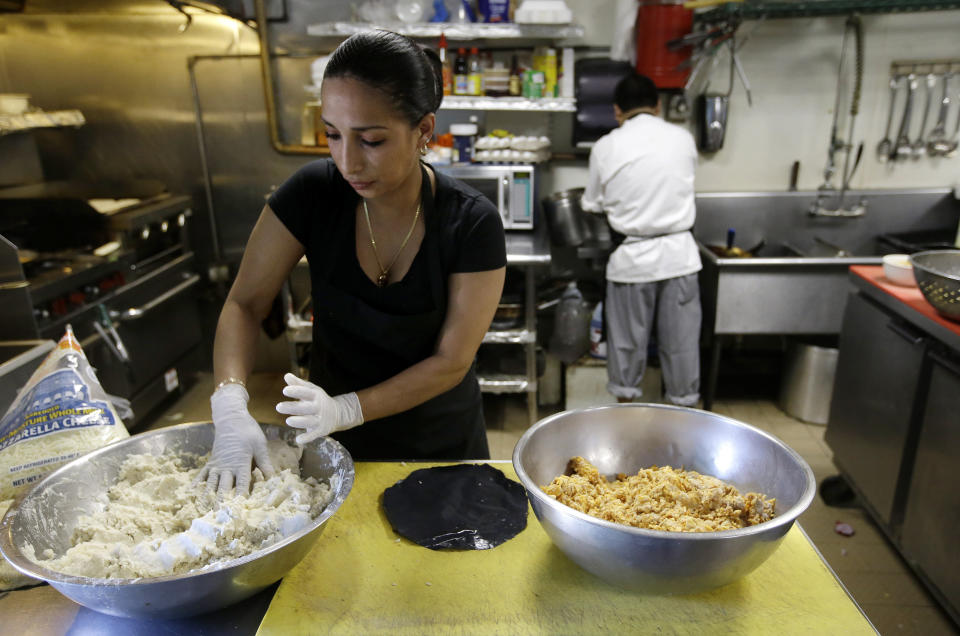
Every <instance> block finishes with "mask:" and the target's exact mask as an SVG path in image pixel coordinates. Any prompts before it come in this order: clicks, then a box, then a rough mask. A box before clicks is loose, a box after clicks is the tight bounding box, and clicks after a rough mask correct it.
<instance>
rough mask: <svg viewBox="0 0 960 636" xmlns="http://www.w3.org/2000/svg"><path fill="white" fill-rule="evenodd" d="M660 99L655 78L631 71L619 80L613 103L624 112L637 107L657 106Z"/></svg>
mask: <svg viewBox="0 0 960 636" xmlns="http://www.w3.org/2000/svg"><path fill="white" fill-rule="evenodd" d="M659 99H660V96H659V94H658V93H657V86H656V84H654V83H653V80H651V79H650V78H649V77H647V76H646V75H640V74H639V73H630V74H629V75H627V76H626V77H624V78H623V79H622V80H620V81H619V82H617V88H616V89H615V90H614V92H613V103H614V104H616V105H617V106H618V107H619V108H620V110H621V111H623V112H627V111H631V110H633V109H635V108H655V107H656V105H657V101H659Z"/></svg>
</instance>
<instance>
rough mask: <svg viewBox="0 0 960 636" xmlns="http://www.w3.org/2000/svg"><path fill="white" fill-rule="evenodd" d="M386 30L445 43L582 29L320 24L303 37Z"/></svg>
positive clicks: (564, 34) (571, 34) (577, 33)
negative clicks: (444, 39) (441, 36)
mask: <svg viewBox="0 0 960 636" xmlns="http://www.w3.org/2000/svg"><path fill="white" fill-rule="evenodd" d="M372 29H386V30H388V31H394V32H396V33H401V34H403V35H406V36H409V37H412V38H438V37H440V34H441V33H443V34H444V35H446V37H447V39H448V40H507V39H514V40H522V39H544V40H560V39H566V38H580V37H583V27H582V26H580V25H578V24H515V23H495V24H486V23H482V22H468V23H466V24H459V23H451V22H415V23H412V24H410V23H406V22H382V23H372V22H321V23H319V24H309V25H307V35H315V36H327V37H331V36H350V35H353V34H354V33H360V32H361V31H369V30H372Z"/></svg>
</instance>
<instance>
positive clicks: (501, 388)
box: [478, 374, 537, 393]
mask: <svg viewBox="0 0 960 636" xmlns="http://www.w3.org/2000/svg"><path fill="white" fill-rule="evenodd" d="M478 379H479V381H480V390H481V391H483V392H484V393H536V392H537V383H536V381H530V380H529V379H528V378H527V376H525V375H508V374H491V375H485V376H480V377H479V378H478Z"/></svg>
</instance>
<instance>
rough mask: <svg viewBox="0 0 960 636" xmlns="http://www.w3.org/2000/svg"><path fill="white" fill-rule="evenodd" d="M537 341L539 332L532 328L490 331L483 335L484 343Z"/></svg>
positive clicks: (528, 342) (527, 342) (526, 342)
mask: <svg viewBox="0 0 960 636" xmlns="http://www.w3.org/2000/svg"><path fill="white" fill-rule="evenodd" d="M536 341H537V332H536V331H533V330H531V329H503V330H501V331H488V332H487V333H485V334H484V336H483V342H484V344H530V343H532V342H536Z"/></svg>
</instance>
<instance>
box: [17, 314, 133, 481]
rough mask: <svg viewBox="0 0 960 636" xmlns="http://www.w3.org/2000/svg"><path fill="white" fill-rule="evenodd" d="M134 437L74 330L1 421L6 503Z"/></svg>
mask: <svg viewBox="0 0 960 636" xmlns="http://www.w3.org/2000/svg"><path fill="white" fill-rule="evenodd" d="M128 436H129V433H128V432H127V429H126V427H125V426H124V425H123V422H122V421H121V420H120V417H119V416H118V415H117V412H116V411H115V410H114V408H113V405H112V404H111V403H110V401H109V399H108V398H107V394H106V392H105V391H104V390H103V387H102V386H101V385H100V382H99V381H98V380H97V377H96V373H95V371H94V369H93V367H91V366H90V363H89V362H88V361H87V357H86V356H85V355H84V353H83V349H82V348H81V347H80V343H79V342H77V340H76V337H75V336H74V335H73V330H72V329H70V328H69V327H68V328H67V332H66V333H65V334H64V336H63V338H61V339H60V342H59V343H58V345H57V347H56V348H55V349H54V350H53V351H51V352H50V353H49V354H48V355H47V357H46V359H44V361H43V362H42V363H41V364H40V366H39V367H38V368H37V370H36V371H34V373H33V375H32V376H30V379H29V380H28V381H27V383H26V385H25V386H24V387H23V388H22V389H21V390H20V392H19V393H18V394H17V398H16V399H15V400H14V401H13V404H11V406H10V408H9V410H8V411H7V413H6V414H5V415H4V416H3V418H2V419H0V500H3V499H9V498H12V497H15V496H16V495H17V493H18V492H19V491H20V490H22V489H24V488H28V487H30V486H31V485H32V484H34V483H36V482H38V481H39V480H41V479H42V478H43V477H44V476H46V475H47V474H48V473H50V472H52V471H53V470H55V469H56V468H58V467H59V466H61V465H62V464H64V463H66V462H68V461H70V460H71V459H74V458H76V457H79V456H80V455H83V454H85V453H88V452H90V451H92V450H96V449H97V448H100V447H102V446H106V445H107V444H110V443H112V442H115V441H117V440H120V439H123V438H125V437H128Z"/></svg>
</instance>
